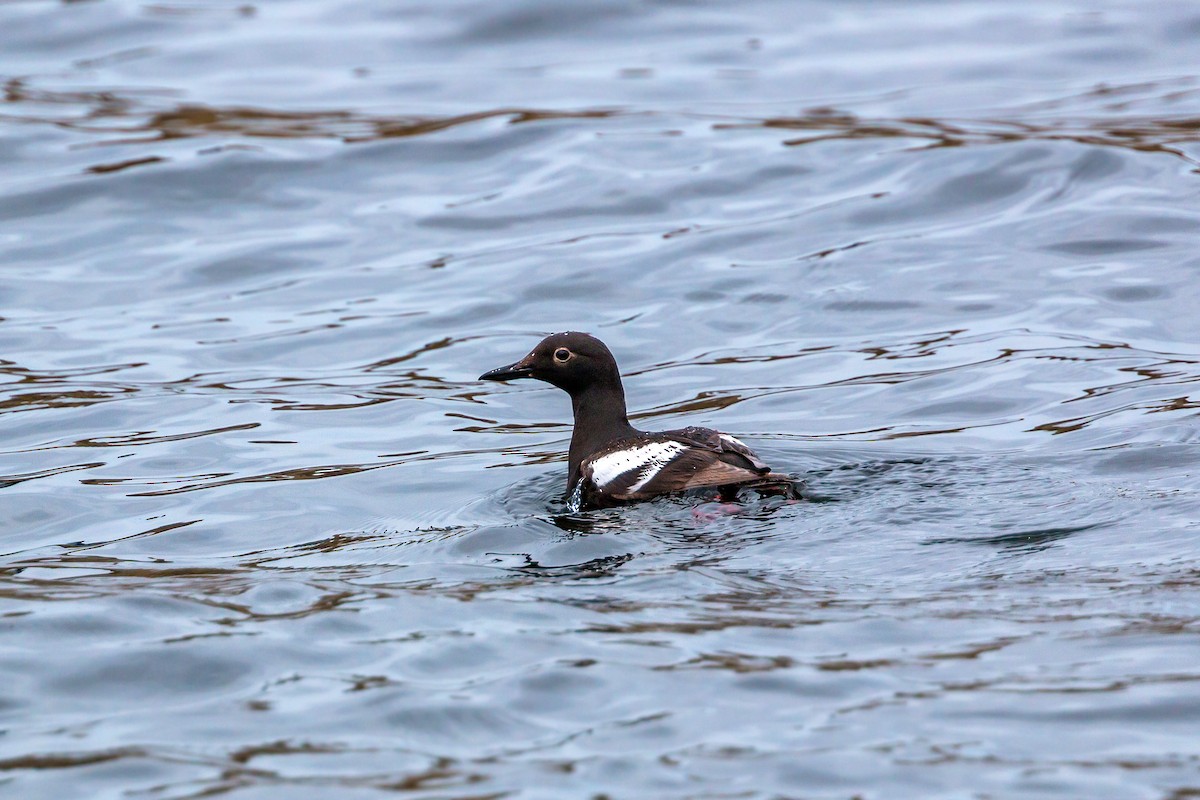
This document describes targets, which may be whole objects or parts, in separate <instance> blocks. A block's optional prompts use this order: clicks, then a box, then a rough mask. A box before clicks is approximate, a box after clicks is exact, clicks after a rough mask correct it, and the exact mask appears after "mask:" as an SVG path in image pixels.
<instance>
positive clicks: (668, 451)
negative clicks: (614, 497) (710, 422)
mask: <svg viewBox="0 0 1200 800" xmlns="http://www.w3.org/2000/svg"><path fill="white" fill-rule="evenodd" d="M686 449H687V445H684V444H680V443H679V442H650V443H647V444H643V445H639V446H637V447H630V448H627V449H623V450H618V451H616V452H615V453H609V454H608V455H604V456H601V457H600V458H597V459H596V460H595V461H593V462H592V463H591V467H592V482H593V483H595V484H596V487H597V488H598V489H600V490H602V491H603V490H604V488H605V486H606V485H607V484H609V483H611V482H612V481H613V480H615V479H616V478H617V477H619V476H621V475H624V474H625V473H626V472H629V471H630V470H637V471H638V477H639V480H638V482H637V483H635V484H634V485H633V486H631V487H630V488H629V492H630V493H633V492H636V491H637V490H638V489H641V488H642V487H643V486H645V485H646V484H647V483H649V482H650V480H651V479H652V478H653V477H654V476H655V475H656V474H657V473H658V471H659V470H660V469H662V467H663V466H664V465H665V464H667V463H669V462H670V461H671V460H672V459H674V458H675V457H676V456H677V455H679V454H680V453H682V452H683V451H684V450H686Z"/></svg>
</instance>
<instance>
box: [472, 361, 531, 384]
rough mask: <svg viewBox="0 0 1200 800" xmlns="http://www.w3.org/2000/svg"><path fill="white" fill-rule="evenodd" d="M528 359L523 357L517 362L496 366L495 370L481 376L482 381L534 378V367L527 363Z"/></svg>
mask: <svg viewBox="0 0 1200 800" xmlns="http://www.w3.org/2000/svg"><path fill="white" fill-rule="evenodd" d="M525 362H526V359H521V360H520V361H518V362H516V363H515V364H509V365H508V366H507V367H496V368H495V369H493V370H488V371H487V372H485V373H483V374H482V375H480V376H479V380H481V381H513V380H516V379H517V378H532V377H533V367H531V366H529V365H528V364H526V363H525Z"/></svg>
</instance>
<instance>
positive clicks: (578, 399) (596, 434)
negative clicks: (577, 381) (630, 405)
mask: <svg viewBox="0 0 1200 800" xmlns="http://www.w3.org/2000/svg"><path fill="white" fill-rule="evenodd" d="M571 409H572V410H573V411H574V412H575V429H574V430H573V431H572V433H571V452H570V456H569V470H568V473H567V491H568V493H569V492H570V491H571V490H572V489H573V488H575V483H576V482H577V481H578V480H579V467H580V464H582V463H583V460H584V459H585V458H587V457H588V456H590V455H592V454H593V453H595V452H596V451H597V450H599V449H600V448H602V447H604V446H605V445H608V444H612V443H613V442H615V441H618V440H620V439H626V438H629V437H630V436H634V435H636V434H637V429H636V428H634V427H633V426H632V425H630V424H629V416H628V414H627V413H626V411H625V390H624V389H623V388H622V387H621V382H620V379H618V380H617V382H616V383H615V384H612V383H609V384H592V385H591V386H589V387H588V388H587V389H585V390H583V391H582V392H579V393H578V394H572V395H571Z"/></svg>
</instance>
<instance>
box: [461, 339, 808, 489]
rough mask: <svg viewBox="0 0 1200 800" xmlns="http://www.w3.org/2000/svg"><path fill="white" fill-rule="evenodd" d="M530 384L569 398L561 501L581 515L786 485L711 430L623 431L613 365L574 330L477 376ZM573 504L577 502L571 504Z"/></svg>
mask: <svg viewBox="0 0 1200 800" xmlns="http://www.w3.org/2000/svg"><path fill="white" fill-rule="evenodd" d="M518 378H535V379H537V380H542V381H546V382H547V383H549V384H552V385H554V386H557V387H558V388H560V389H562V390H563V391H565V392H566V393H567V394H569V395H570V396H571V408H572V410H573V411H574V414H575V427H574V430H573V431H572V433H571V449H570V452H569V453H568V458H567V497H568V498H572V499H573V504H577V505H578V506H579V507H580V508H604V507H608V506H615V505H622V504H624V503H630V502H635V501H639V500H648V499H650V498H652V497H657V496H659V495H663V494H668V493H670V492H678V491H682V490H684V489H697V488H704V487H715V488H717V489H719V490H720V494H721V497H722V498H723V499H731V498H732V497H733V496H736V494H737V489H738V487H740V486H747V485H754V484H764V483H775V484H781V483H786V484H787V487H788V489H787V490H785V493H786V494H788V495H789V496H792V495H793V492H794V487H792V484H791V482H790V481H789V480H788V478H787V476H785V475H779V474H776V473H773V472H771V468H770V467H768V466H767V465H766V464H765V463H763V462H762V461H761V460H760V459H759V457H758V456H756V455H755V454H754V453H753V452H752V451H751V450H750V448H748V447H747V446H746V445H744V444H742V442H740V441H738V440H737V439H735V438H734V437H732V436H730V435H729V434H727V433H721V432H720V431H715V430H713V429H711V428H697V427H689V428H679V429H677V430H670V431H662V432H659V433H650V432H647V431H640V430H638V429H637V428H635V427H633V426H632V425H630V424H629V415H628V413H627V411H626V409H625V389H624V387H623V386H622V385H621V374H620V373H619V372H618V371H617V360H616V359H615V358H613V354H612V353H611V352H610V351H609V349H608V347H606V346H605V344H604V342H602V341H600V340H599V339H597V338H596V337H594V336H591V335H589V334H586V333H580V332H577V331H567V332H565V333H555V334H552V335H550V336H547V337H546V338H545V339H543V340H542V341H541V342H540V343H539V344H538V345H537V347H535V348H533V350H532V351H531V352H530V353H529V355H527V356H525V357H524V358H522V359H521V360H520V361H517V362H514V363H512V364H509V365H508V366H504V367H498V368H496V369H493V370H491V371H489V372H485V373H483V374H482V375H480V376H479V380H482V381H511V380H516V379H518ZM575 498H577V499H575Z"/></svg>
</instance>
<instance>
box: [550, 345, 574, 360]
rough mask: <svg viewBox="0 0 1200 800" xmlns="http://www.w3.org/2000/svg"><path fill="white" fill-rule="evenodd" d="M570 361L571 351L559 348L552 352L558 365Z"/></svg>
mask: <svg viewBox="0 0 1200 800" xmlns="http://www.w3.org/2000/svg"><path fill="white" fill-rule="evenodd" d="M570 359H571V351H570V350H568V349H567V348H565V347H560V348H558V349H557V350H555V351H554V360H555V361H558V362H560V363H562V362H565V361H569V360H570Z"/></svg>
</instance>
